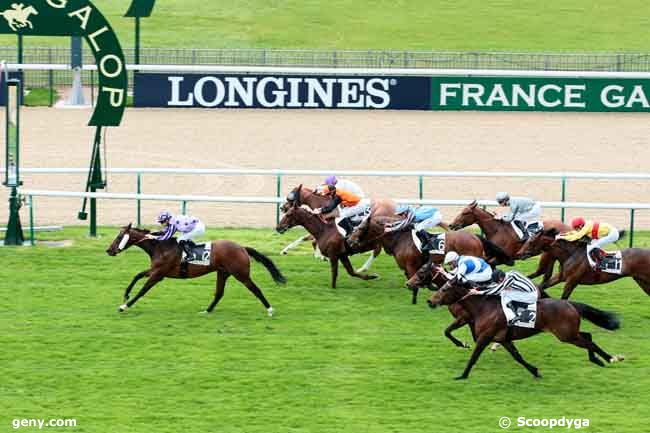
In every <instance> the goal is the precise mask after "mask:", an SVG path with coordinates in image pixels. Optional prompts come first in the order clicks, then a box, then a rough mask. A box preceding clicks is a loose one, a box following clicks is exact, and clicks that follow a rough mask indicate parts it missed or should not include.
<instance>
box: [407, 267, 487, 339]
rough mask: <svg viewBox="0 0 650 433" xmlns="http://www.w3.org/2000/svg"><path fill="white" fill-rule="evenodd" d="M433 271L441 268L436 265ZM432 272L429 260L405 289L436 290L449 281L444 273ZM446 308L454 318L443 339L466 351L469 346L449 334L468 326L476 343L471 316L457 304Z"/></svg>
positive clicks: (408, 282) (411, 278)
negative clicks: (426, 288)
mask: <svg viewBox="0 0 650 433" xmlns="http://www.w3.org/2000/svg"><path fill="white" fill-rule="evenodd" d="M435 269H436V270H438V269H442V268H439V267H438V266H437V265H436V267H435ZM433 271H434V264H433V261H431V260H429V261H428V262H427V263H426V264H425V265H424V266H422V267H421V268H420V269H418V270H417V272H415V274H413V275H412V276H411V277H410V278H409V280H408V281H407V282H406V287H407V288H409V289H410V290H417V288H419V287H430V288H431V287H432V286H435V287H436V288H437V289H439V288H440V287H442V286H444V285H445V284H446V283H447V281H449V280H448V278H445V273H444V272H437V271H436V272H433ZM448 308H449V312H450V313H451V315H452V316H453V318H454V321H453V322H452V323H451V324H450V325H449V326H448V327H447V328H446V329H445V337H447V338H448V339H450V340H451V342H452V343H454V344H455V345H456V346H458V347H462V348H465V349H467V348H469V345H468V344H467V343H463V342H462V341H460V340H458V339H457V338H456V337H454V336H453V335H452V334H451V332H452V331H454V330H456V329H458V328H462V327H463V326H465V325H468V326H469V329H470V331H472V337H473V339H474V341H476V336H475V334H474V326H473V323H472V316H471V315H470V314H469V313H468V312H467V311H466V310H465V309H464V308H463V306H462V305H460V304H459V303H454V304H449V305H448Z"/></svg>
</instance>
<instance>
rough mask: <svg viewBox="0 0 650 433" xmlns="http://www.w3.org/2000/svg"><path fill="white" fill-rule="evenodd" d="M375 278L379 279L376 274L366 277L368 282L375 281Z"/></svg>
mask: <svg viewBox="0 0 650 433" xmlns="http://www.w3.org/2000/svg"><path fill="white" fill-rule="evenodd" d="M377 278H379V275H378V274H370V275H368V279H369V280H376V279H377Z"/></svg>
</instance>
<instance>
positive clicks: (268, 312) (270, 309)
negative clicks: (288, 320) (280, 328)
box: [266, 307, 273, 317]
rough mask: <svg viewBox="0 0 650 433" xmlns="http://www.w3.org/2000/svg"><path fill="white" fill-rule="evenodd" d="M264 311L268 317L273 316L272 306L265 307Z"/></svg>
mask: <svg viewBox="0 0 650 433" xmlns="http://www.w3.org/2000/svg"><path fill="white" fill-rule="evenodd" d="M266 312H267V314H268V315H269V317H273V307H269V308H267V309H266Z"/></svg>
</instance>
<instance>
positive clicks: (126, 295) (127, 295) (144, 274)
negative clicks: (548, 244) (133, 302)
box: [124, 269, 151, 302]
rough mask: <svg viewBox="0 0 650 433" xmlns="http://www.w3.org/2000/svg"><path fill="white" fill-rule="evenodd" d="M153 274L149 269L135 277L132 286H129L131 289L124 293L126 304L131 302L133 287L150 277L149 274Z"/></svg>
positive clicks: (128, 288)
mask: <svg viewBox="0 0 650 433" xmlns="http://www.w3.org/2000/svg"><path fill="white" fill-rule="evenodd" d="M150 272H151V269H147V270H146V271H142V272H140V273H139V274H137V275H136V276H135V277H133V281H131V284H129V287H127V288H126V290H125V291H124V302H126V301H128V300H129V294H130V293H131V290H132V289H133V286H135V283H137V282H138V281H140V280H141V279H142V278H144V277H148V276H149V273H150Z"/></svg>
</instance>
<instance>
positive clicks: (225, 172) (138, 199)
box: [0, 168, 650, 245]
mask: <svg viewBox="0 0 650 433" xmlns="http://www.w3.org/2000/svg"><path fill="white" fill-rule="evenodd" d="M87 170H88V169H87V168H23V169H22V170H21V172H22V173H23V174H85V173H87ZM3 172H4V168H0V173H3ZM105 172H106V173H109V174H130V175H135V188H134V189H135V194H133V193H124V194H121V193H120V194H116V193H112V194H108V195H107V193H95V194H99V195H97V197H98V198H113V199H116V198H121V199H126V200H134V201H135V204H136V221H137V224H138V225H140V224H141V223H142V218H141V216H142V201H143V200H162V201H165V200H169V201H179V202H181V203H182V207H181V211H184V210H185V209H186V207H187V204H188V203H190V202H202V201H217V199H218V201H221V202H224V203H225V202H233V203H275V204H276V212H275V213H276V215H275V219H276V223H277V222H278V221H279V220H280V203H282V201H283V192H282V189H283V184H282V179H283V177H288V176H326V175H332V174H333V175H336V176H353V177H410V178H415V179H417V189H416V191H417V198H414V199H408V200H404V199H400V200H399V201H400V202H408V203H412V204H417V203H420V204H423V203H424V204H440V205H445V206H453V205H458V204H459V203H460V204H465V203H467V202H468V201H467V200H426V199H425V197H424V190H425V180H426V179H435V178H499V179H513V178H516V179H557V180H558V181H559V182H560V185H559V188H558V189H559V201H553V202H545V203H548V207H550V208H558V209H561V219H562V221H564V219H565V209H568V208H573V207H582V208H591V209H627V210H629V211H630V218H629V221H630V223H629V225H630V228H631V233H630V245H631V244H632V241H633V236H634V235H633V234H632V230H633V229H634V219H635V210H641V209H650V205H649V204H643V203H614V204H612V203H604V204H603V203H577V204H576V203H572V204H571V203H567V201H566V197H567V191H568V182H569V180H571V179H597V180H636V181H639V180H641V181H646V180H650V173H599V172H490V171H407V170H402V171H379V170H286V169H190V168H108V169H106V170H105ZM147 174H177V175H183V174H184V175H217V176H250V175H253V176H269V177H274V178H275V196H274V197H272V198H270V197H235V196H229V197H223V196H221V197H212V196H201V195H199V196H196V195H187V196H178V195H176V196H169V195H160V194H142V181H143V177H144V176H145V175H147ZM27 192H31V195H37V194H36V193H35V192H34V190H25V189H22V190H21V194H23V195H28V194H27ZM36 192H44V193H47V191H36ZM57 194H59V196H60V197H65V196H67V197H82V196H80V195H78V194H80V193H76V192H60V191H59V192H57ZM66 194H67V195H66ZM88 197H90V195H88ZM481 203H485V204H486V205H489V206H492V205H494V204H495V203H494V202H492V201H482V202H481ZM565 205H566V206H565ZM92 218H96V216H94V215H91V219H92Z"/></svg>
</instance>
